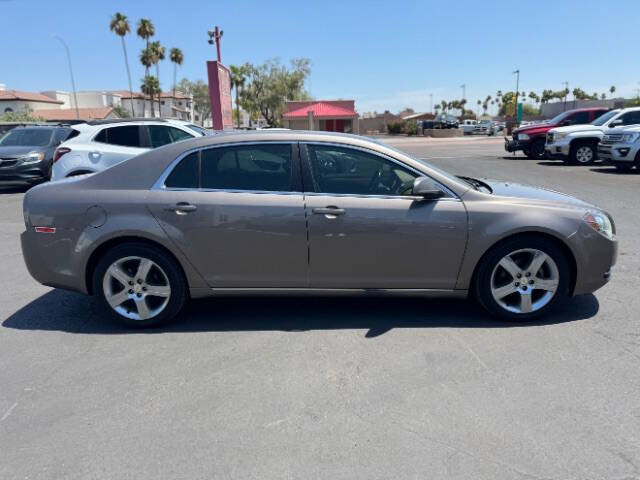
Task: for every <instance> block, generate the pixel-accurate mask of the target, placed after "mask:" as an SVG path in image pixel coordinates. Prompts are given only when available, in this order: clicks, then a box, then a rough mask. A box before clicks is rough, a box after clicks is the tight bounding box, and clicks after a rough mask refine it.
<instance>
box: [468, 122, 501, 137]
mask: <svg viewBox="0 0 640 480" xmlns="http://www.w3.org/2000/svg"><path fill="white" fill-rule="evenodd" d="M496 130H497V129H496V127H495V125H494V123H493V121H492V120H480V122H478V124H477V125H476V126H475V128H474V129H473V133H475V134H478V135H489V136H491V135H495V133H496Z"/></svg>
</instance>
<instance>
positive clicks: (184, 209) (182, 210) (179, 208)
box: [165, 202, 198, 215]
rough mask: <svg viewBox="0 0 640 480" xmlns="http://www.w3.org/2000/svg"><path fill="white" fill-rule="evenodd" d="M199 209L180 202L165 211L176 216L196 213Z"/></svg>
mask: <svg viewBox="0 0 640 480" xmlns="http://www.w3.org/2000/svg"><path fill="white" fill-rule="evenodd" d="M197 209H198V207H196V206H195V205H192V204H190V203H188V202H178V203H176V204H175V205H171V206H169V207H167V208H165V210H167V211H169V212H175V213H176V215H186V214H187V213H189V212H195V211H196V210H197Z"/></svg>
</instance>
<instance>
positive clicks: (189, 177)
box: [164, 152, 200, 188]
mask: <svg viewBox="0 0 640 480" xmlns="http://www.w3.org/2000/svg"><path fill="white" fill-rule="evenodd" d="M199 155H200V152H193V153H191V154H189V155H187V156H186V157H184V158H183V159H182V160H181V161H180V163H179V164H178V165H176V167H175V168H174V169H173V171H172V172H171V174H170V175H169V176H168V177H167V181H166V182H164V184H165V186H166V187H168V188H198V187H199V186H200V178H199V177H200V172H199V170H200V162H199V158H198V156H199Z"/></svg>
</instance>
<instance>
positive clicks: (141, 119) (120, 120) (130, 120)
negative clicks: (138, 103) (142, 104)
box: [85, 117, 169, 126]
mask: <svg viewBox="0 0 640 480" xmlns="http://www.w3.org/2000/svg"><path fill="white" fill-rule="evenodd" d="M138 122H160V123H165V122H166V123H169V119H166V118H160V117H157V118H155V117H149V118H147V117H129V118H107V119H104V120H90V121H88V122H85V123H86V124H87V125H92V126H95V125H109V124H111V123H114V124H115V123H138Z"/></svg>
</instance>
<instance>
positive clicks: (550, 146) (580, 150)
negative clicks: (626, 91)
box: [545, 107, 640, 165]
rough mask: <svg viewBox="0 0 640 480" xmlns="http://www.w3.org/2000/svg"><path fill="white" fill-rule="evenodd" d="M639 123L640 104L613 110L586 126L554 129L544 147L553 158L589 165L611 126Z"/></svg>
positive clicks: (548, 135) (549, 133) (596, 156)
mask: <svg viewBox="0 0 640 480" xmlns="http://www.w3.org/2000/svg"><path fill="white" fill-rule="evenodd" d="M637 124H640V107H634V108H624V109H616V110H610V111H608V112H607V113H604V114H602V115H601V116H599V117H598V118H596V119H595V120H594V121H593V122H591V123H587V124H584V125H570V126H567V127H557V128H552V129H551V130H549V132H547V138H546V144H545V150H546V151H547V155H548V156H549V157H550V158H555V159H558V160H563V161H564V162H567V163H573V164H582V165H586V164H589V163H592V162H594V161H595V160H596V159H597V158H598V143H600V140H602V137H603V136H604V132H605V131H606V130H608V129H609V128H614V127H622V126H628V125H637Z"/></svg>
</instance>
